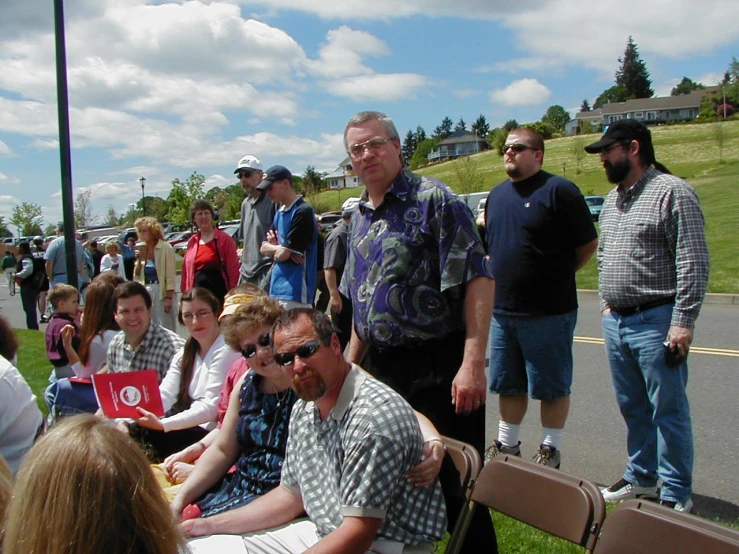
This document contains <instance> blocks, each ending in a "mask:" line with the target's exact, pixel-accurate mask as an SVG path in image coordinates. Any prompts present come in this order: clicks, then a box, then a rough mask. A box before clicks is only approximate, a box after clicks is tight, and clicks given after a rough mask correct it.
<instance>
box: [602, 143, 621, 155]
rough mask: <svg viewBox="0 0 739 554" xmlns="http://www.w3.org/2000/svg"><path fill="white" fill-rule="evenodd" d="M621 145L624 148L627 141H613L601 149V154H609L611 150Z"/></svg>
mask: <svg viewBox="0 0 739 554" xmlns="http://www.w3.org/2000/svg"><path fill="white" fill-rule="evenodd" d="M619 146H621V147H622V148H626V143H625V142H616V143H613V144H611V145H610V146H607V147H605V148H604V149H603V150H601V151H600V155H601V156H607V155H608V154H610V153H611V150H615V149H616V148H618V147H619Z"/></svg>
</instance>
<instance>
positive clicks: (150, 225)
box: [133, 216, 164, 242]
mask: <svg viewBox="0 0 739 554" xmlns="http://www.w3.org/2000/svg"><path fill="white" fill-rule="evenodd" d="M133 226H134V227H136V230H137V231H138V232H141V231H142V230H143V231H149V234H151V238H152V239H154V242H159V241H160V240H162V239H163V238H164V230H163V229H162V226H161V225H160V224H159V221H157V219H156V218H155V217H149V216H146V217H140V218H138V219H137V220H136V223H134V224H133Z"/></svg>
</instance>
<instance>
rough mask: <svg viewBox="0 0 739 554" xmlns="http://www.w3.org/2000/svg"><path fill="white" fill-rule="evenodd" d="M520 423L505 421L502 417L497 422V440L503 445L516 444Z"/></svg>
mask: <svg viewBox="0 0 739 554" xmlns="http://www.w3.org/2000/svg"><path fill="white" fill-rule="evenodd" d="M520 433H521V425H516V424H515V423H506V422H505V421H503V420H502V419H501V420H500V421H499V422H498V440H499V441H500V442H501V444H503V446H518V435H519V434H520Z"/></svg>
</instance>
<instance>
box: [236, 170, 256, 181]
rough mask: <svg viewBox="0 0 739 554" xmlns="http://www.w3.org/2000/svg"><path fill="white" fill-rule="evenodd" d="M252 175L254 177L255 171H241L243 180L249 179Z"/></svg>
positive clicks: (240, 175)
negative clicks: (244, 178)
mask: <svg viewBox="0 0 739 554" xmlns="http://www.w3.org/2000/svg"><path fill="white" fill-rule="evenodd" d="M252 175H254V172H253V171H239V179H241V178H242V177H246V178H247V179H248V178H249V177H251V176H252Z"/></svg>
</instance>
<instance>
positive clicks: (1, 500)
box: [0, 455, 13, 552]
mask: <svg viewBox="0 0 739 554" xmlns="http://www.w3.org/2000/svg"><path fill="white" fill-rule="evenodd" d="M12 493H13V472H12V471H10V466H8V462H6V461H5V458H3V457H2V455H0V552H2V551H3V525H2V522H3V521H5V510H6V508H7V507H8V502H10V495H11V494H12Z"/></svg>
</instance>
